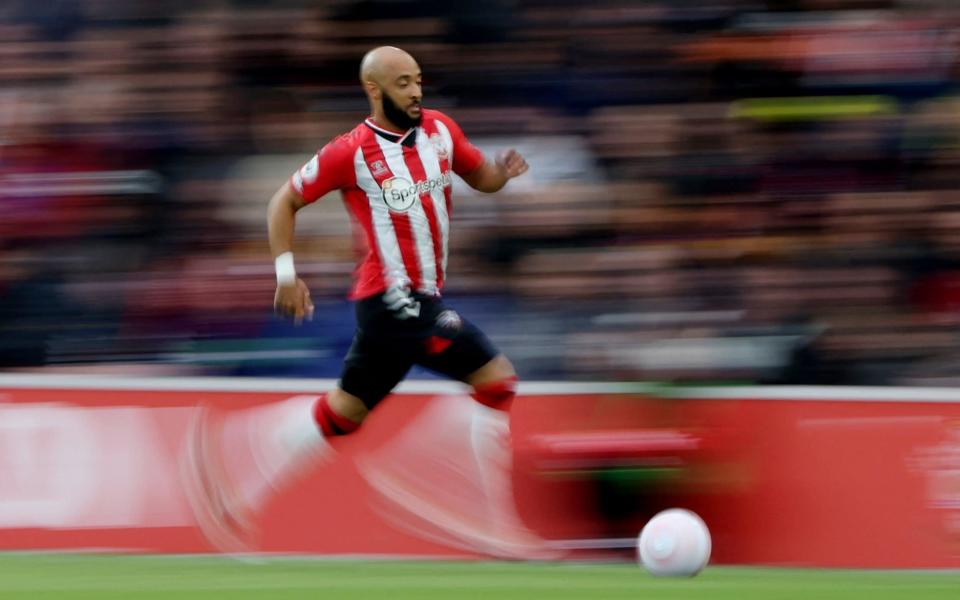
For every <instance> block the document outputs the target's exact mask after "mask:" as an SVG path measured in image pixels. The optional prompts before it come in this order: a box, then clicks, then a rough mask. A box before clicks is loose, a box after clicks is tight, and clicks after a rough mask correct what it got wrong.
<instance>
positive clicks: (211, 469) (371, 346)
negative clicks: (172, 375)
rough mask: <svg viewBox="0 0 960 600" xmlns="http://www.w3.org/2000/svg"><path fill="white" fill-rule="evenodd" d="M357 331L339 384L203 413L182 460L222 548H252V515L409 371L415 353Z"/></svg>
mask: <svg viewBox="0 0 960 600" xmlns="http://www.w3.org/2000/svg"><path fill="white" fill-rule="evenodd" d="M375 341H376V340H371V339H370V336H369V335H367V336H365V335H363V333H362V332H359V333H358V335H357V337H356V338H355V340H354V344H353V346H352V347H351V349H350V352H349V353H348V355H347V358H346V360H345V361H344V370H343V374H342V376H341V379H340V382H339V385H338V387H337V388H336V389H334V390H332V391H330V392H329V393H326V394H319V395H300V396H294V397H292V398H288V399H287V400H284V401H281V402H275V403H270V404H267V405H262V406H258V407H255V408H252V409H248V410H243V411H231V412H222V411H213V410H210V409H204V410H201V411H200V412H199V417H198V419H197V420H196V422H195V425H194V427H193V431H192V433H191V436H190V442H189V446H188V453H187V460H186V462H185V464H184V467H185V469H184V472H185V475H186V478H185V479H186V485H187V489H188V495H189V496H190V500H191V504H192V505H193V508H194V512H195V513H196V514H197V517H198V523H199V524H200V525H201V527H202V529H203V530H204V533H205V534H206V535H207V537H208V539H210V541H211V542H212V543H213V544H214V545H215V546H217V547H218V548H219V549H221V550H225V551H241V550H250V549H252V548H251V546H252V545H253V544H254V540H253V537H254V536H253V534H254V532H255V528H254V527H253V524H254V521H255V519H254V518H253V515H255V514H256V513H257V511H258V510H259V509H261V508H262V507H263V505H264V504H265V503H266V502H267V501H268V500H269V499H270V498H271V497H272V496H273V495H274V494H275V493H276V492H277V491H278V490H281V489H283V488H285V487H286V486H288V485H290V484H291V483H293V482H295V481H296V480H297V479H298V478H299V477H301V476H303V475H305V474H308V473H310V472H312V469H313V468H314V467H315V466H317V465H318V464H321V463H322V462H323V461H324V460H329V459H331V458H332V456H333V455H334V445H335V444H334V445H331V442H335V439H336V438H338V437H339V436H343V435H348V434H350V433H353V432H354V431H356V430H357V429H358V428H359V427H360V424H361V423H362V422H363V419H364V418H365V417H366V416H367V414H368V413H369V411H370V410H371V409H372V408H373V407H374V406H376V404H377V403H378V402H379V401H380V400H382V399H383V398H384V397H385V396H386V395H387V394H389V393H390V391H391V390H392V389H393V387H394V386H396V384H397V383H398V382H399V381H400V380H401V379H402V378H403V377H404V375H406V373H407V371H409V369H410V366H411V362H410V359H409V358H408V356H409V354H405V353H402V352H401V353H393V352H389V351H388V350H387V348H386V347H385V346H384V345H383V344H379V343H374V342H375Z"/></svg>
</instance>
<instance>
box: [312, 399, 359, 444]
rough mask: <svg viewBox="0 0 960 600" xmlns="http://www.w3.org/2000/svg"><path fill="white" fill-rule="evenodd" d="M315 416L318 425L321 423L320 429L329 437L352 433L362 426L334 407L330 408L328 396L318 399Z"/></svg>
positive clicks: (314, 409) (314, 410)
mask: <svg viewBox="0 0 960 600" xmlns="http://www.w3.org/2000/svg"><path fill="white" fill-rule="evenodd" d="M313 418H314V419H316V421H317V425H319V426H320V430H321V431H323V435H325V436H328V437H329V436H334V435H345V434H347V433H352V432H354V431H356V430H357V428H358V427H360V423H357V422H355V421H351V420H350V419H348V418H346V417H341V416H340V415H338V414H337V413H335V412H334V411H333V409H332V408H330V403H329V402H328V401H327V397H326V396H323V397H322V398H320V399H319V400H317V404H316V406H315V407H314V408H313Z"/></svg>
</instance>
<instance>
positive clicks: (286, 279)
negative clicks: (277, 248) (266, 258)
mask: <svg viewBox="0 0 960 600" xmlns="http://www.w3.org/2000/svg"><path fill="white" fill-rule="evenodd" d="M273 266H274V267H275V268H276V270H277V285H293V284H294V283H296V281H297V270H296V269H295V268H294V267H293V252H284V253H283V254H281V255H280V256H278V257H276V258H275V259H273Z"/></svg>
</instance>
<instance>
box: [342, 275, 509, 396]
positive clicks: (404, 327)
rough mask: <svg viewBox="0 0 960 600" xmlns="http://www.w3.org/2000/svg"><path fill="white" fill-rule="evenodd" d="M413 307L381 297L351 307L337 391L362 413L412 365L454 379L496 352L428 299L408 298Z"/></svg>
mask: <svg viewBox="0 0 960 600" xmlns="http://www.w3.org/2000/svg"><path fill="white" fill-rule="evenodd" d="M413 299H414V300H415V301H416V302H417V304H418V306H419V309H418V310H417V309H416V307H407V310H398V311H395V310H391V309H390V308H389V307H388V306H387V303H386V301H385V300H384V298H383V296H382V295H377V296H372V297H370V298H364V299H363V300H360V301H358V302H357V303H356V313H357V331H356V334H355V335H354V337H353V344H352V345H351V346H350V351H349V352H348V353H347V357H346V359H345V360H344V366H343V372H342V374H341V376H340V388H341V389H343V391H345V392H347V393H348V394H353V395H354V396H357V397H358V398H360V399H361V400H363V403H364V404H365V405H366V406H367V408H368V409H370V408H373V407H374V406H376V405H377V403H378V402H380V401H381V400H383V399H384V398H385V397H386V396H387V394H389V393H390V391H391V390H392V389H393V388H394V387H396V385H397V384H398V383H400V381H401V380H402V379H403V378H404V377H405V376H406V374H407V372H409V371H410V369H411V367H413V365H419V366H421V367H424V368H427V369H430V370H431V371H435V372H437V373H440V374H442V375H446V376H447V377H451V378H453V379H456V380H458V381H464V380H465V379H466V378H467V376H468V375H470V374H471V373H473V372H474V371H476V370H477V369H479V368H480V367H482V366H483V365H485V364H487V363H488V362H490V360H491V359H492V358H493V357H495V356H496V355H497V354H499V352H498V351H497V349H496V348H495V347H494V345H493V344H492V343H491V342H490V340H489V339H487V336H485V335H484V334H483V332H482V331H480V329H478V328H477V327H476V326H475V325H474V324H472V323H470V322H469V321H467V320H466V319H463V318H462V317H460V316H459V315H458V314H457V313H456V312H454V311H453V310H451V309H449V308H447V307H446V306H444V304H443V302H442V301H441V300H440V299H439V298H436V297H433V296H424V295H420V294H414V295H413Z"/></svg>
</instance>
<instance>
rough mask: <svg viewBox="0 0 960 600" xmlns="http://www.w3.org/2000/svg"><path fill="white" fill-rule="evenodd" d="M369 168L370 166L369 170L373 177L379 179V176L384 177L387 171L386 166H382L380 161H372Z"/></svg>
mask: <svg viewBox="0 0 960 600" xmlns="http://www.w3.org/2000/svg"><path fill="white" fill-rule="evenodd" d="M370 166H371V170H372V171H373V176H374V177H380V176H381V175H385V174H386V173H387V171H388V170H389V169H387V165H385V164H383V161H382V160H375V161H373V164H372V165H370Z"/></svg>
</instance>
